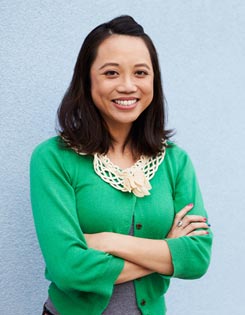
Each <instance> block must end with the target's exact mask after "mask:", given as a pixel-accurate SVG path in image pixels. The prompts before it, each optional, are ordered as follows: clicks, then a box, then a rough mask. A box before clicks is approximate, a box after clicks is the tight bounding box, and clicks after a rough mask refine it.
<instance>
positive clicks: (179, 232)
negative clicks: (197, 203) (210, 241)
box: [167, 204, 210, 238]
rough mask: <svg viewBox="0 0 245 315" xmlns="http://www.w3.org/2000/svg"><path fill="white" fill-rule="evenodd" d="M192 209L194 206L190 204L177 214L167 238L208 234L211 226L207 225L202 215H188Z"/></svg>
mask: <svg viewBox="0 0 245 315" xmlns="http://www.w3.org/2000/svg"><path fill="white" fill-rule="evenodd" d="M192 208H193V204H189V205H187V206H185V207H184V208H183V209H182V210H180V211H179V212H178V213H177V214H176V216H175V218H174V223H173V225H172V228H171V230H170V231H169V233H168V235H167V238H178V237H181V236H193V235H205V234H208V231H207V229H208V228H209V226H210V225H208V224H207V219H206V218H205V217H203V216H200V215H188V212H189V211H190V210H191V209H192ZM203 229H204V230H203Z"/></svg>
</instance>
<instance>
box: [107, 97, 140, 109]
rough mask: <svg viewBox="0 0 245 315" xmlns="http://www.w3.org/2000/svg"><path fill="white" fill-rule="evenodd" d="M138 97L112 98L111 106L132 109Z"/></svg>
mask: <svg viewBox="0 0 245 315" xmlns="http://www.w3.org/2000/svg"><path fill="white" fill-rule="evenodd" d="M138 101H139V98H137V97H120V98H115V99H113V100H112V103H113V106H115V107H116V108H117V109H120V110H132V109H134V108H135V107H136V106H137V103H138Z"/></svg>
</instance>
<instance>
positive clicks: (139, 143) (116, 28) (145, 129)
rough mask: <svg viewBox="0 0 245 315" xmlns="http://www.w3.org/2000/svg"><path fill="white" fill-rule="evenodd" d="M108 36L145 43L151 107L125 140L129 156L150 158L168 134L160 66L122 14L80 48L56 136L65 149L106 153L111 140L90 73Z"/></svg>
mask: <svg viewBox="0 0 245 315" xmlns="http://www.w3.org/2000/svg"><path fill="white" fill-rule="evenodd" d="M112 34H120V35H128V36H136V37H140V38H142V40H143V41H144V43H145V44H146V46H147V48H148V50H149V53H150V58H151V62H152V66H153V71H154V82H153V88H154V95H153V99H152V102H151V104H150V105H149V106H148V107H147V108H146V109H145V110H144V111H143V112H142V113H141V115H140V116H139V117H138V118H137V120H135V121H134V122H133V125H132V128H131V130H130V133H129V135H128V138H127V140H126V143H125V145H126V144H127V143H130V145H131V148H132V151H133V153H134V154H135V155H136V156H138V155H141V154H143V155H147V156H152V155H156V154H157V153H159V152H160V151H162V149H163V140H167V139H168V138H169V137H170V135H171V131H169V130H166V129H165V119H166V115H165V106H164V105H165V104H164V95H163V90H162V83H161V74H160V67H159V62H158V56H157V52H156V49H155V46H154V44H153V42H152V40H151V39H150V37H149V36H148V35H147V34H146V33H145V32H144V29H143V27H142V26H141V25H139V24H138V23H137V22H136V21H135V20H134V19H133V18H132V17H130V16H127V15H124V16H120V17H117V18H115V19H113V20H111V21H110V22H107V23H103V24H101V25H99V26H97V27H96V28H95V29H94V30H92V31H91V32H90V33H89V34H88V35H87V37H86V38H85V40H84V42H83V44H82V47H81V49H80V52H79V55H78V58H77V61H76V65H75V68H74V73H73V77H72V80H71V83H70V86H69V88H68V90H67V91H66V93H65V95H64V97H63V100H62V102H61V104H60V107H59V109H58V122H59V126H60V130H59V132H60V135H61V136H62V138H63V139H64V140H65V143H66V144H67V146H68V147H72V148H73V149H75V150H76V151H77V152H82V153H86V154H94V153H107V152H108V150H109V148H110V147H113V143H114V139H113V137H112V135H111V134H110V132H109V129H108V127H107V125H106V122H105V121H104V119H103V118H102V116H101V114H100V112H99V110H98V109H97V108H96V106H95V105H94V103H93V100H92V96H91V82H90V70H91V66H92V64H93V62H94V60H95V58H96V55H97V51H98V47H99V46H100V44H101V43H102V42H103V41H104V40H105V39H107V38H108V37H110V36H111V35H112Z"/></svg>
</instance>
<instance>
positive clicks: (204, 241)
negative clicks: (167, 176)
mask: <svg viewBox="0 0 245 315" xmlns="http://www.w3.org/2000/svg"><path fill="white" fill-rule="evenodd" d="M176 165H177V170H176V171H177V176H176V181H175V187H174V196H173V199H174V208H175V213H177V212H178V211H180V210H181V209H182V208H183V207H185V206H186V205H187V204H189V203H193V204H194V207H193V209H192V210H191V211H190V212H189V213H188V214H196V215H201V216H204V217H206V218H207V212H206V210H205V208H204V204H203V200H202V196H201V192H200V188H199V185H198V181H197V178H196V175H195V170H194V167H193V165H192V162H191V160H190V158H189V157H188V155H187V154H186V153H185V152H184V151H182V150H181V151H180V154H179V155H178V156H177V157H176ZM165 240H166V241H167V243H168V246H169V249H170V253H171V256H172V262H173V267H174V273H173V277H176V278H182V279H196V278H200V277H201V276H203V275H204V274H205V273H206V271H207V269H208V266H209V263H210V256H211V245H212V232H211V230H210V229H209V234H207V235H202V236H183V237H179V238H168V239H165Z"/></svg>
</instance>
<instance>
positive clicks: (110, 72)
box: [104, 70, 118, 78]
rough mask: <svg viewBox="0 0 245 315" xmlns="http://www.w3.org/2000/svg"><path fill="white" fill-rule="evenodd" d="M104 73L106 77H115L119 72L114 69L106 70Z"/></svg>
mask: <svg viewBox="0 0 245 315" xmlns="http://www.w3.org/2000/svg"><path fill="white" fill-rule="evenodd" d="M104 75H105V76H106V77H109V78H113V77H117V76H118V72H116V71H114V70H108V71H106V72H104Z"/></svg>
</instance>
